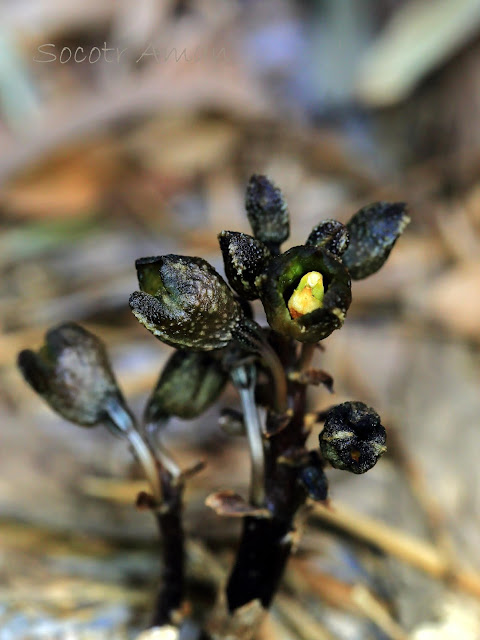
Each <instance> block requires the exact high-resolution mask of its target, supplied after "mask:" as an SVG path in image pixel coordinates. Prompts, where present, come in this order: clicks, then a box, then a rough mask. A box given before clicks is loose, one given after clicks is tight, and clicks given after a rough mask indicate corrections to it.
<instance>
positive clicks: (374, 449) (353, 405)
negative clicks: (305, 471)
mask: <svg viewBox="0 0 480 640" xmlns="http://www.w3.org/2000/svg"><path fill="white" fill-rule="evenodd" d="M386 441H387V434H386V432H385V428H384V427H383V426H382V425H381V424H380V416H379V415H378V413H376V411H374V410H373V409H371V408H370V407H367V405H366V404H364V403H363V402H344V403H343V404H339V405H337V406H336V407H333V408H332V409H330V411H329V412H328V414H327V417H326V419H325V426H324V429H323V431H322V433H321V434H320V449H321V451H322V455H323V457H324V458H325V460H328V462H330V464H331V465H332V467H335V468H336V469H344V470H346V471H351V472H352V473H365V471H368V470H369V469H371V468H372V467H373V466H374V465H375V464H376V462H377V460H378V459H379V458H380V456H381V455H382V454H384V453H385V451H386V450H387V447H386Z"/></svg>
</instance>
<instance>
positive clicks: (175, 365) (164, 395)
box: [144, 350, 228, 424]
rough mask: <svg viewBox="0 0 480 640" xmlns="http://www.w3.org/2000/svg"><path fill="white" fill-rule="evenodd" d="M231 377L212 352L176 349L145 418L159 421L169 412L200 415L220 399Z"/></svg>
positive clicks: (175, 414)
mask: <svg viewBox="0 0 480 640" xmlns="http://www.w3.org/2000/svg"><path fill="white" fill-rule="evenodd" d="M227 379H228V375H227V374H226V373H225V371H223V369H222V367H221V363H220V362H219V361H218V360H217V359H216V358H214V357H213V355H212V354H211V353H207V352H195V351H183V350H179V351H175V353H173V354H172V355H171V356H170V358H169V359H168V361H167V363H166V365H165V367H164V369H163V371H162V372H161V374H160V377H159V379H158V381H157V384H156V385H155V388H154V390H153V392H152V394H151V396H150V398H149V400H148V403H147V406H146V408H145V414H144V422H145V423H146V424H150V423H158V422H162V421H163V420H164V419H166V418H168V417H169V416H177V417H178V418H184V419H191V418H196V417H197V416H199V415H200V414H202V413H203V412H204V411H206V410H207V409H208V407H209V406H210V405H212V404H213V403H214V402H215V400H217V398H218V396H219V395H220V393H221V392H222V390H223V388H224V386H225V384H226V382H227Z"/></svg>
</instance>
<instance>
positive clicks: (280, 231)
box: [245, 175, 290, 248]
mask: <svg viewBox="0 0 480 640" xmlns="http://www.w3.org/2000/svg"><path fill="white" fill-rule="evenodd" d="M245 206H246V209H247V215H248V220H249V222H250V226H251V227H252V230H253V235H254V236H255V237H256V238H257V239H258V240H261V241H262V242H264V243H265V244H266V245H267V246H268V247H269V248H278V246H279V245H280V244H282V242H285V240H286V239H287V238H288V236H289V235H290V219H289V214H288V207H287V204H286V202H285V199H284V197H283V195H282V192H281V191H280V189H279V188H278V187H276V186H275V185H274V184H273V182H272V181H271V180H270V179H269V178H267V177H266V176H260V175H253V176H252V177H251V178H250V181H249V183H248V186H247V193H246V198H245Z"/></svg>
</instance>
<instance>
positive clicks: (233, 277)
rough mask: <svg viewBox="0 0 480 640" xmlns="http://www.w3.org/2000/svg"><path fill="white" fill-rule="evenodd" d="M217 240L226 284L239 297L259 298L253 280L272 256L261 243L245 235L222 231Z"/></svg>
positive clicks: (263, 269) (262, 270)
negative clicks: (226, 280) (225, 275)
mask: <svg viewBox="0 0 480 640" xmlns="http://www.w3.org/2000/svg"><path fill="white" fill-rule="evenodd" d="M218 240H219V242H220V249H221V250H222V255H223V262H224V264H225V273H226V274H227V278H228V282H229V283H230V285H231V286H232V288H233V289H234V290H235V291H236V292H237V293H238V295H239V296H242V297H243V298H246V299H247V300H255V299H256V298H258V297H259V291H258V288H257V286H256V284H255V278H257V276H259V275H260V274H261V273H263V272H264V271H265V269H266V266H267V264H268V263H269V261H270V260H271V258H272V254H271V253H270V251H269V250H268V249H267V247H266V246H265V245H264V244H263V242H260V240H257V239H256V238H252V236H249V235H247V234H246V233H239V232H237V231H222V233H220V234H219V236H218Z"/></svg>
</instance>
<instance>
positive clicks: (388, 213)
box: [343, 202, 410, 280]
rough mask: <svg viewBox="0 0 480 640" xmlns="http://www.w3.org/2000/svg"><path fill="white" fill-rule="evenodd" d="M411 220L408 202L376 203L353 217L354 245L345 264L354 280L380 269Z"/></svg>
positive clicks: (351, 244) (351, 227)
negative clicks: (407, 210) (407, 206)
mask: <svg viewBox="0 0 480 640" xmlns="http://www.w3.org/2000/svg"><path fill="white" fill-rule="evenodd" d="M409 222H410V217H409V216H408V215H407V213H406V204H405V203H404V202H374V203H373V204H370V205H368V206H366V207H363V209H360V211H358V212H357V213H356V214H355V215H354V216H353V217H352V218H351V220H350V222H348V223H347V229H348V233H349V235H350V244H349V246H348V249H347V250H346V251H345V253H344V255H343V263H344V265H345V266H346V267H347V269H348V270H349V272H350V275H351V276H352V278H353V279H354V280H361V279H362V278H366V277H368V276H370V275H372V273H375V272H376V271H378V270H379V269H380V267H381V266H382V265H383V264H384V263H385V261H386V260H387V258H388V256H389V255H390V251H391V250H392V248H393V245H394V244H395V242H396V241H397V239H398V238H399V237H400V235H401V234H402V233H403V231H404V229H405V227H406V226H407V225H408V223H409Z"/></svg>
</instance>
